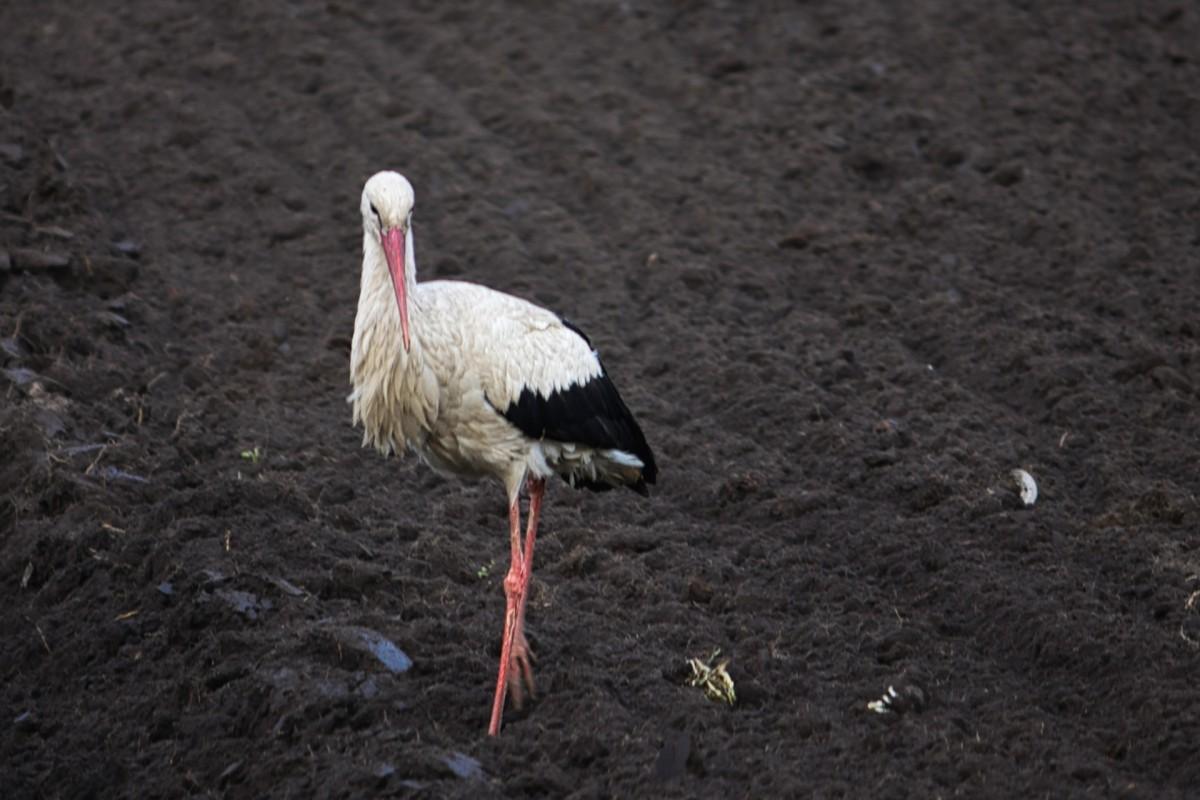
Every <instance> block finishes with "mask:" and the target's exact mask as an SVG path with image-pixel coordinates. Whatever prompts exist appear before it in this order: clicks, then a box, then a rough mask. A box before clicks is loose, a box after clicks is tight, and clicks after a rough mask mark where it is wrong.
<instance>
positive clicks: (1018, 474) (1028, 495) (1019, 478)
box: [1010, 469, 1038, 508]
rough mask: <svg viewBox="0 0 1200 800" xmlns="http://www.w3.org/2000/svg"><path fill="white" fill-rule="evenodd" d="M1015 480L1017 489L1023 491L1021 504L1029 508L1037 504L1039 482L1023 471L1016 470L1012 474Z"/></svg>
mask: <svg viewBox="0 0 1200 800" xmlns="http://www.w3.org/2000/svg"><path fill="white" fill-rule="evenodd" d="M1010 474H1011V475H1012V477H1013V480H1014V481H1016V482H1017V488H1018V489H1020V490H1021V502H1022V503H1024V504H1025V507H1026V508H1028V507H1029V506H1032V505H1033V504H1034V503H1036V502H1037V498H1038V487H1037V481H1035V480H1034V479H1033V476H1032V475H1030V474H1029V473H1028V472H1026V471H1025V470H1023V469H1014V470H1013V471H1012V472H1011V473H1010Z"/></svg>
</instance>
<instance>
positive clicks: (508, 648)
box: [488, 479, 546, 736]
mask: <svg viewBox="0 0 1200 800" xmlns="http://www.w3.org/2000/svg"><path fill="white" fill-rule="evenodd" d="M545 489H546V482H545V481H544V480H532V479H531V480H530V481H529V527H528V529H527V530H526V533H525V547H524V551H523V552H522V548H521V507H520V499H519V498H518V500H517V501H516V502H514V503H513V504H512V505H511V506H510V507H509V509H508V526H509V534H510V536H511V539H512V564H511V566H509V568H508V574H507V575H505V576H504V597H505V610H504V638H503V639H502V640H501V644H500V671H499V674H498V675H497V676H496V694H495V697H494V698H493V699H492V720H491V723H490V724H489V725H488V735H490V736H495V735H497V734H498V733H500V721H501V718H502V717H503V715H504V698H505V695H506V694H507V692H508V690H509V689H510V688H511V689H512V693H513V702H514V703H515V704H516V705H517V706H518V707H519V706H520V703H521V690H522V683H524V684H525V686H526V687H527V688H528V689H529V692H530V694H533V668H532V667H531V666H530V663H529V660H530V657H531V653H530V651H529V644H528V643H527V642H526V641H525V601H526V599H527V598H528V596H529V581H530V579H531V578H532V577H533V544H534V539H535V538H536V536H537V521H538V514H539V513H540V511H541V507H542V495H543V494H544V493H545Z"/></svg>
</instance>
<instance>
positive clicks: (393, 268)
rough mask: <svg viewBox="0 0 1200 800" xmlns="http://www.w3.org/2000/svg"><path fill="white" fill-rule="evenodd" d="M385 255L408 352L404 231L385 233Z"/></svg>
mask: <svg viewBox="0 0 1200 800" xmlns="http://www.w3.org/2000/svg"><path fill="white" fill-rule="evenodd" d="M382 239H383V254H384V256H386V257H387V263H388V272H390V273H392V288H393V289H394V290H395V291H396V307H397V308H399V309H400V332H401V334H403V336H404V351H405V352H408V349H409V338H408V298H407V297H406V296H405V288H404V286H405V284H404V231H403V229H401V228H392V229H391V230H386V231H384V232H383V237H382Z"/></svg>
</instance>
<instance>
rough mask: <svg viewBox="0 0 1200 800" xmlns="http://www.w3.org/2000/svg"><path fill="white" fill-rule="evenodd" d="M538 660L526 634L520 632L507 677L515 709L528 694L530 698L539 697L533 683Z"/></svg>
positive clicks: (509, 662) (514, 643)
mask: <svg viewBox="0 0 1200 800" xmlns="http://www.w3.org/2000/svg"><path fill="white" fill-rule="evenodd" d="M536 660H537V658H536V657H535V656H534V654H533V650H532V649H531V648H530V647H529V642H528V641H526V639H525V632H524V631H521V632H519V633H518V634H517V637H516V641H514V642H513V646H512V653H511V654H510V656H509V660H508V675H507V678H508V691H509V694H510V695H512V701H513V706H514V707H515V708H520V707H521V703H522V701H524V699H525V693H526V692H528V694H529V696H530V697H537V691H536V687H535V686H534V681H533V662H534V661H536Z"/></svg>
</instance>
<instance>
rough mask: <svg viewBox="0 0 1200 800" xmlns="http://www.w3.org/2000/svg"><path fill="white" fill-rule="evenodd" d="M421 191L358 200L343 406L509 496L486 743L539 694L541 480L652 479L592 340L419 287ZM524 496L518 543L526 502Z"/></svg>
mask: <svg viewBox="0 0 1200 800" xmlns="http://www.w3.org/2000/svg"><path fill="white" fill-rule="evenodd" d="M413 203H414V196H413V189H412V186H411V185H410V184H409V182H408V181H407V180H406V179H405V178H404V176H402V175H399V174H397V173H395V172H380V173H378V174H376V175H374V176H373V177H372V178H371V179H370V180H368V181H367V183H366V186H365V187H363V193H362V203H361V210H362V218H363V266H362V287H361V291H360V294H359V298H358V313H357V315H356V317H355V320H354V342H353V345H352V348H351V353H350V383H351V385H352V386H353V391H352V392H351V393H350V396H349V398H348V401H349V402H350V403H352V404H353V407H354V424H356V425H357V424H359V423H361V424H362V426H363V445H364V446H366V445H368V444H370V445H373V446H374V447H375V448H376V449H377V450H379V451H380V452H382V453H384V454H385V455H386V454H389V453H393V452H400V451H402V450H404V449H409V450H414V451H416V452H417V453H419V454H420V456H421V458H422V459H423V460H424V461H425V462H426V463H428V464H429V465H430V466H431V467H433V468H434V469H435V470H437V471H439V472H442V473H448V474H454V475H460V476H468V477H484V476H491V477H494V478H497V479H499V480H500V481H502V482H503V483H504V488H505V489H506V490H507V491H508V520H509V532H510V534H511V537H512V565H511V566H510V567H509V570H508V574H507V575H506V576H505V578H504V594H505V598H506V601H507V608H506V610H505V615H504V638H503V640H502V643H501V650H500V670H499V675H498V676H497V678H496V693H495V697H494V699H493V702H492V717H491V723H490V725H489V727H488V733H489V734H491V735H493V736H495V735H496V734H497V733H499V731H500V719H501V716H502V714H503V711H504V698H505V694H506V693H507V691H508V690H509V689H511V690H512V692H513V700H514V702H515V703H517V704H518V705H519V703H520V700H521V691H522V685H524V686H525V687H526V688H527V689H528V690H529V691H530V692H531V693H532V691H533V671H532V668H531V667H530V656H531V654H530V651H529V645H528V643H527V642H526V639H525V633H524V623H525V601H526V600H527V599H528V591H529V580H530V578H531V576H532V574H533V543H534V538H535V536H536V534H537V525H538V513H539V511H540V509H541V505H542V496H543V493H544V492H545V488H546V479H547V478H549V477H551V476H553V475H558V476H559V477H561V478H563V479H564V480H565V481H566V482H567V483H569V484H570V485H572V486H574V487H576V488H587V489H592V490H605V489H610V488H613V487H616V486H628V487H630V488H632V489H634V490H635V491H637V492H639V493H641V494H643V495H645V494H647V490H646V484H648V483H654V480H655V477H656V473H657V468H656V467H655V464H654V454H653V453H652V452H651V451H650V447H649V445H647V444H646V438H645V436H643V435H642V431H641V428H639V427H638V424H637V421H636V420H634V418H633V415H632V414H631V413H630V412H629V409H628V408H626V406H625V403H624V402H623V401H622V400H621V396H620V395H619V394H618V393H617V388H616V386H614V385H613V383H612V381H611V380H609V377H608V374H607V373H606V372H605V370H604V366H603V365H602V364H601V363H600V358H599V356H598V355H597V353H596V351H595V350H593V349H592V345H591V342H590V341H588V339H587V337H586V336H584V335H583V333H582V332H580V331H579V330H578V329H577V328H575V327H574V326H572V325H571V324H570V323H568V322H566V321H565V320H563V319H562V318H561V317H559V316H557V315H556V314H553V313H551V312H549V311H547V310H545V309H543V308H539V307H538V306H535V305H533V304H532V303H528V302H526V301H524V300H521V299H518V298H516V297H513V296H511V295H507V294H503V293H501V292H497V291H493V290H491V289H487V288H485V287H483V286H478V285H476V284H473V283H465V282H462V281H430V282H427V283H417V277H416V263H415V261H414V259H413V233H412V213H413ZM522 486H524V487H525V488H526V491H527V492H528V495H529V515H528V525H527V527H526V531H525V539H524V543H522V540H521V509H520V504H519V502H520V492H521V488H522Z"/></svg>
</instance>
